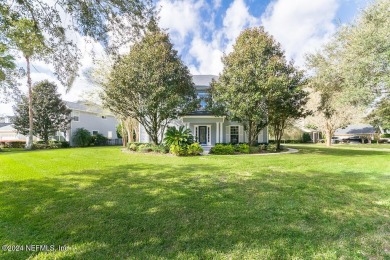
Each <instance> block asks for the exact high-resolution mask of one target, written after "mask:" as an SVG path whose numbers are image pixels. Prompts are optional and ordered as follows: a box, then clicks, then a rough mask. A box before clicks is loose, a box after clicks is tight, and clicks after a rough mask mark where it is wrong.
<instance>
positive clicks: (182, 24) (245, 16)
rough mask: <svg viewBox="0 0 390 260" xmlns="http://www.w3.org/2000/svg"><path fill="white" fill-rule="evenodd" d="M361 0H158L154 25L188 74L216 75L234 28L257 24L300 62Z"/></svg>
mask: <svg viewBox="0 0 390 260" xmlns="http://www.w3.org/2000/svg"><path fill="white" fill-rule="evenodd" d="M367 3H368V1H367V0H338V1H337V0H294V1H292V0H274V1H259V0H231V1H223V0H203V1H202V0H198V1H196V0H183V1H173V0H160V1H159V2H158V5H159V6H160V7H161V15H160V16H161V20H160V25H161V26H162V27H163V28H167V29H168V32H169V33H170V36H171V40H172V42H173V43H174V44H175V47H176V48H177V49H178V51H179V53H180V54H181V56H182V59H183V60H184V62H185V63H186V65H187V66H189V68H190V70H191V72H192V73H194V74H218V73H219V72H220V71H221V70H222V64H221V61H220V58H221V55H222V53H229V52H230V51H231V46H232V44H233V43H234V41H235V39H236V37H237V36H238V35H239V33H240V32H241V31H242V30H243V29H244V28H247V27H253V26H259V25H262V26H264V27H265V29H266V30H267V31H268V32H269V33H271V34H272V35H273V36H274V37H275V38H276V40H277V41H279V42H280V43H281V44H282V47H283V48H284V49H285V51H286V55H287V57H288V58H289V59H294V60H295V61H296V64H297V66H301V67H303V65H304V55H305V53H308V52H312V51H314V50H316V49H318V48H319V47H320V46H321V44H323V43H324V42H326V40H327V39H329V37H330V36H331V35H332V34H333V33H334V32H335V30H336V29H337V27H338V26H340V25H341V24H343V23H348V22H350V21H351V20H352V19H353V18H354V17H355V15H356V14H357V12H358V10H359V9H361V8H363V7H364V6H365V5H366V4H367Z"/></svg>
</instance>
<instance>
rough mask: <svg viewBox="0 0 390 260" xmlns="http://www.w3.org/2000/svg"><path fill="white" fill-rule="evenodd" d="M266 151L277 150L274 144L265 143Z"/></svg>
mask: <svg viewBox="0 0 390 260" xmlns="http://www.w3.org/2000/svg"><path fill="white" fill-rule="evenodd" d="M267 151H269V152H276V151H277V149H276V144H269V145H267Z"/></svg>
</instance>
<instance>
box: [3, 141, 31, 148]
mask: <svg viewBox="0 0 390 260" xmlns="http://www.w3.org/2000/svg"><path fill="white" fill-rule="evenodd" d="M25 146H26V143H25V142H20V141H18V142H5V143H4V148H24V147H25Z"/></svg>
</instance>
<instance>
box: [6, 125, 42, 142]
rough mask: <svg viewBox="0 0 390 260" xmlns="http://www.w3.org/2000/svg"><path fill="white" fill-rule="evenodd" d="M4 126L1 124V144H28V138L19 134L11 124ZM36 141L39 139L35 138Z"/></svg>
mask: <svg viewBox="0 0 390 260" xmlns="http://www.w3.org/2000/svg"><path fill="white" fill-rule="evenodd" d="M4 124H5V123H0V143H11V142H26V138H27V137H26V136H25V135H22V134H19V133H18V131H17V130H16V129H15V128H14V127H13V125H12V124H11V123H9V124H6V125H4ZM36 140H37V138H36V137H34V141H36Z"/></svg>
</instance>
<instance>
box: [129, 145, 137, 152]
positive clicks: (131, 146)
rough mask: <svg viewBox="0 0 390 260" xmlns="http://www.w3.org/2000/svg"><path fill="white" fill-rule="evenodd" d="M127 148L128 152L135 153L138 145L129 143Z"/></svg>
mask: <svg viewBox="0 0 390 260" xmlns="http://www.w3.org/2000/svg"><path fill="white" fill-rule="evenodd" d="M128 148H129V150H131V151H134V152H136V151H137V150H138V145H137V144H135V143H129V144H128Z"/></svg>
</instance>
